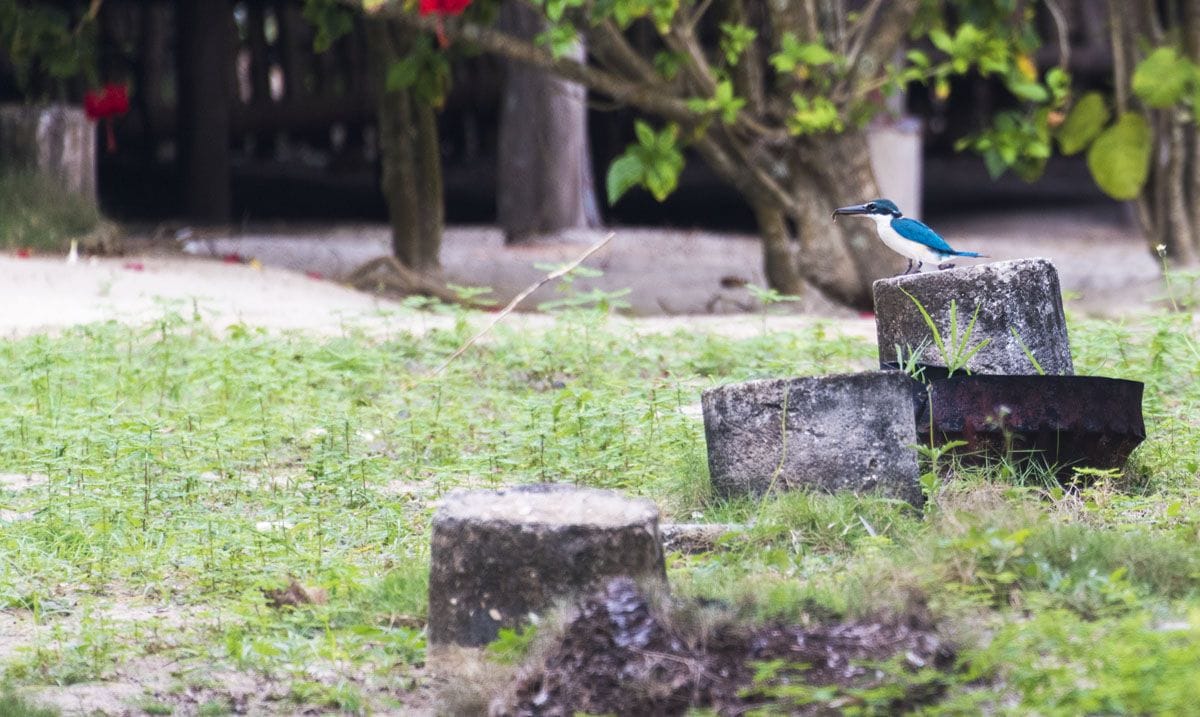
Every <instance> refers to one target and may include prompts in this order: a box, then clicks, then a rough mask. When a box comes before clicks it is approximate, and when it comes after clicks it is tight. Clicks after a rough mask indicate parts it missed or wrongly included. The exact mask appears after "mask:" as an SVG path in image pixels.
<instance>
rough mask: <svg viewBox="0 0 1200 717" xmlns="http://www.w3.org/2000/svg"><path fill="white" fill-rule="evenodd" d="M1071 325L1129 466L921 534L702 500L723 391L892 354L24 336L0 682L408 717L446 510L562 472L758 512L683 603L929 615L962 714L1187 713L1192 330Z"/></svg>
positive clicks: (9, 403)
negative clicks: (463, 499) (167, 684)
mask: <svg viewBox="0 0 1200 717" xmlns="http://www.w3.org/2000/svg"><path fill="white" fill-rule="evenodd" d="M1071 330H1072V334H1071V335H1072V341H1073V344H1074V348H1075V354H1076V365H1077V368H1078V370H1079V371H1080V372H1081V373H1097V374H1102V375H1109V376H1122V377H1130V378H1136V379H1139V380H1144V381H1146V383H1147V392H1146V402H1145V407H1146V418H1147V429H1148V433H1149V436H1150V438H1149V440H1148V441H1147V442H1146V444H1145V445H1143V446H1142V447H1141V448H1140V449H1139V450H1138V451H1137V453H1136V454H1135V456H1134V459H1133V460H1132V462H1131V467H1130V471H1129V474H1128V475H1123V476H1110V477H1108V478H1106V479H1104V480H1101V481H1100V482H1099V483H1098V484H1097V485H1096V486H1095V487H1093V488H1091V489H1088V490H1085V491H1083V492H1081V493H1079V494H1065V493H1063V492H1062V491H1054V490H1051V489H1048V488H1047V484H1046V483H1045V482H1044V481H1043V482H1039V481H1038V480H1036V479H1035V478H1036V477H1033V478H1029V477H1026V479H1022V480H1016V479H1015V478H1014V477H1013V476H1011V475H1008V474H1005V473H1004V472H1003V471H1002V470H999V469H996V470H990V471H979V470H974V471H965V470H964V471H961V472H960V475H959V476H957V477H955V476H951V477H949V478H948V479H946V480H943V481H941V482H939V483H937V484H936V486H934V488H935V490H934V493H933V495H932V500H931V504H930V506H929V508H928V509H927V510H926V512H925V514H924V515H921V514H917V513H915V512H914V511H913V510H912V509H910V508H908V507H907V506H905V505H903V504H898V503H895V502H891V501H886V500H880V499H874V498H856V497H853V496H822V495H789V496H783V497H780V498H777V499H767V500H764V501H734V502H722V501H718V500H716V499H714V498H713V497H712V496H711V494H710V493H709V490H708V488H707V467H706V459H705V449H704V437H703V430H702V427H701V425H700V422H699V421H698V419H697V418H695V417H694V413H691V412H689V411H686V410H683V409H687V408H688V407H690V406H692V405H693V404H695V403H696V402H697V401H698V399H699V392H700V391H701V390H702V389H703V388H705V387H708V386H711V385H715V384H717V383H721V382H726V381H732V380H741V379H747V378H757V377H766V376H779V375H795V374H815V373H824V372H831V371H844V370H855V369H859V368H865V367H869V366H871V365H872V364H873V363H874V361H875V349H874V347H873V346H872V345H870V344H868V343H866V342H862V341H858V340H852V339H844V338H834V337H831V336H830V335H829V334H828V333H827V332H826V330H825V329H824V328H822V327H819V326H818V327H816V328H814V329H812V330H810V331H806V332H804V333H800V334H768V333H764V334H763V335H762V336H759V337H755V338H753V339H748V340H728V339H723V338H719V337H713V336H709V335H693V334H688V333H683V332H680V333H678V334H674V335H665V336H649V337H636V336H631V335H630V334H629V333H628V332H627V331H618V330H616V329H614V328H613V327H611V326H609V325H608V324H607V323H606V322H605V320H604V319H603V318H602V317H599V316H597V315H595V314H592V313H588V312H577V311H572V312H569V313H567V314H564V315H563V316H562V318H560V319H559V320H558V322H557V323H556V324H555V325H554V326H553V327H551V328H549V329H547V330H545V331H537V332H521V331H513V330H508V329H504V328H503V327H501V328H500V329H499V330H498V331H497V333H495V334H494V335H493V336H492V337H491V338H490V339H489V341H487V342H485V343H483V344H482V345H479V346H477V347H475V348H473V349H472V350H471V351H469V352H468V353H467V354H466V355H465V356H464V357H463V358H461V359H460V360H458V361H456V362H455V363H454V364H452V366H451V367H450V369H449V370H448V371H446V372H445V373H444V374H442V375H440V376H439V377H437V378H435V379H430V378H428V377H427V376H428V373H429V372H430V370H431V369H432V368H433V367H435V366H437V365H438V364H439V363H440V362H441V361H442V360H444V358H445V357H446V356H447V355H449V354H450V353H451V352H452V351H453V350H454V348H456V347H457V346H458V345H459V344H460V343H461V342H462V341H463V340H464V339H465V338H466V337H467V336H468V335H469V333H470V332H469V330H468V327H467V325H466V323H465V322H462V321H460V322H459V323H458V325H457V326H456V328H455V329H454V330H450V331H434V332H432V333H430V334H428V335H426V336H424V337H421V338H418V337H415V336H411V335H405V334H402V335H397V336H393V337H391V338H389V339H387V340H378V339H372V338H370V337H368V336H366V335H361V334H357V333H355V332H354V331H353V330H347V333H346V334H345V335H344V336H341V337H336V338H324V339H323V338H316V337H311V336H304V335H293V334H283V335H279V334H269V333H266V332H263V331H259V330H255V329H252V328H249V327H245V326H234V327H232V328H231V329H230V330H228V331H223V332H214V331H212V330H210V329H208V328H205V326H204V325H202V324H201V323H200V322H199V321H198V319H196V318H194V317H183V316H178V315H169V316H166V317H164V319H162V320H161V321H159V322H157V323H155V324H153V325H150V326H145V327H141V328H128V327H123V326H119V325H116V324H97V325H91V326H86V327H80V328H77V329H72V330H68V331H65V332H63V333H62V334H61V335H56V336H53V337H51V336H34V337H29V338H24V339H19V340H12V341H6V342H3V343H0V368H2V369H3V370H0V473H13V474H23V475H25V474H38V475H41V476H45V479H44V480H42V481H40V482H37V483H36V485H35V486H34V487H33V488H31V489H28V490H22V491H15V490H8V489H6V488H4V487H3V484H0V609H2V610H4V611H5V613H6V614H8V615H12V616H16V617H18V618H19V620H20V621H22V624H24V625H25V627H26V628H27V632H28V640H27V643H28V644H27V647H26V648H24V649H21V650H19V651H18V652H17V653H16V654H15V656H13V657H11V658H8V659H6V660H5V661H4V662H3V663H0V677H3V676H7V678H8V679H10V680H12V681H13V682H15V683H17V684H20V685H45V684H68V683H73V682H79V681H90V680H97V679H99V680H104V679H110V678H111V677H112V676H113V675H114V674H115V673H117V672H118V671H119V670H121V669H134V668H136V666H137V665H139V664H141V662H140V661H145V660H148V659H151V658H162V659H166V660H168V661H170V662H171V663H172V664H173V665H174V667H173V669H174V670H176V671H178V672H180V673H188V672H189V671H192V672H195V673H196V674H197V675H206V674H209V673H211V672H213V671H219V670H233V671H242V672H246V673H250V674H254V675H259V676H261V677H262V679H264V680H268V679H269V680H273V681H276V682H280V683H282V684H284V685H285V687H284V688H283V689H282V692H281V697H282V701H283V702H285V703H287V704H288V707H287V709H293V708H294V707H295V705H297V704H300V705H307V706H309V707H311V708H314V709H334V710H341V711H345V712H356V711H360V710H367V709H375V708H378V707H379V706H380V705H388V704H393V703H395V702H397V701H399V702H403V701H404V700H406V699H409V697H408V695H410V693H411V690H412V689H413V686H414V680H416V684H417V686H418V687H419V686H420V673H419V672H413V669H414V668H415V667H416V666H419V665H420V664H421V663H422V662H423V660H424V655H425V644H424V635H423V621H424V616H425V591H426V589H427V582H426V581H427V574H426V570H427V560H428V556H427V552H428V547H427V546H428V522H429V518H430V514H431V510H432V506H433V504H434V502H435V501H436V499H437V497H438V496H440V495H442V494H444V493H445V492H446V491H448V490H451V489H454V488H459V487H489V486H500V485H507V484H513V483H524V482H535V481H544V480H545V481H551V480H553V481H566V482H574V483H580V484H585V485H591V486H602V487H611V488H618V489H621V490H623V491H626V492H628V493H631V494H636V495H644V496H648V497H651V498H653V499H654V500H656V501H657V502H658V503H659V504H660V506H662V507H663V509H664V511H665V512H666V513H667V514H668V515H669V516H674V517H677V518H680V519H683V520H688V521H692V520H708V521H714V522H723V521H752V522H753V528H752V529H751V530H750V531H749V532H748V533H747V534H746V535H745V536H743V537H741V538H737V539H734V540H732V541H731V543H730V545H729V546H727V547H728V549H727V550H726V551H723V552H720V553H716V554H713V555H707V556H699V557H682V556H672V558H671V561H670V566H669V570H670V575H671V578H672V581H673V584H674V585H675V589H676V591H677V592H679V593H680V594H685V595H687V594H695V595H703V596H706V597H713V598H721V599H727V600H731V601H733V602H734V603H735V604H737V605H738V606H739V609H740V610H742V612H743V613H744V614H745V616H746V617H747V618H749V619H766V618H786V619H800V620H803V619H824V618H828V617H833V616H843V615H845V616H864V615H881V614H882V615H887V614H903V613H904V611H905V610H908V609H911V608H912V606H913V605H916V604H920V605H924V606H927V608H928V609H929V610H931V611H932V612H933V614H934V615H935V616H936V617H937V618H938V619H939V622H940V624H942V625H943V629H944V630H945V631H946V633H947V635H948V636H949V637H951V638H953V639H955V640H957V641H958V642H959V644H961V645H962V647H963V655H964V662H963V666H962V667H961V669H960V671H959V672H958V673H956V674H955V675H953V676H950V677H948V678H947V679H948V680H950V681H951V683H952V684H951V689H950V691H949V697H948V700H947V702H946V703H944V708H945V709H947V710H951V708H956V709H957V708H959V707H961V708H962V709H963V710H964V711H967V712H970V711H971V709H974V708H978V707H979V706H980V705H983V706H989V707H990V708H993V709H994V710H995V711H999V712H1005V713H1012V714H1027V713H1030V712H1040V713H1043V714H1072V713H1079V712H1080V711H1088V710H1089V709H1090V710H1092V711H1097V712H1122V711H1124V712H1131V713H1155V712H1163V711H1170V709H1172V708H1173V707H1174V706H1178V705H1180V704H1184V703H1182V702H1179V700H1181V699H1182V697H1181V695H1182V694H1183V692H1184V691H1185V688H1184V687H1182V686H1181V685H1183V684H1185V683H1186V684H1188V685H1190V684H1191V683H1190V681H1186V682H1179V681H1177V680H1176V678H1175V677H1172V675H1180V674H1182V673H1183V672H1186V671H1188V670H1191V671H1192V672H1193V673H1194V672H1197V671H1200V648H1197V644H1198V643H1200V628H1198V624H1200V623H1198V622H1197V621H1198V619H1200V618H1198V617H1197V616H1200V547H1197V540H1196V536H1197V534H1198V530H1200V501H1198V500H1197V499H1196V498H1195V488H1196V484H1197V479H1198V478H1200V427H1198V423H1197V421H1198V419H1197V418H1196V416H1200V375H1198V374H1197V371H1198V369H1197V362H1196V361H1194V360H1189V356H1190V355H1191V354H1190V351H1192V350H1193V348H1194V343H1189V340H1190V341H1192V342H1194V341H1195V340H1196V338H1195V337H1196V330H1195V327H1194V326H1192V325H1190V324H1188V325H1185V321H1184V318H1181V315H1162V316H1156V317H1150V318H1147V319H1144V320H1140V321H1139V322H1137V323H1131V324H1129V325H1121V324H1114V323H1106V322H1074V323H1073V324H1072V327H1071ZM1189 337H1190V339H1189ZM1043 477H1044V476H1043ZM4 516H10V517H11V516H16V517H15V518H13V519H10V518H5V517H4ZM292 577H295V578H296V579H297V580H298V581H299V582H300V583H302V584H303V585H305V586H309V587H312V588H321V589H323V590H324V591H326V593H327V595H328V599H327V601H326V602H324V603H321V604H312V605H301V606H297V607H296V608H285V609H281V610H276V609H271V608H269V607H267V606H266V601H265V599H264V597H263V594H262V590H263V589H270V588H277V587H280V586H282V585H285V584H286V583H287V582H288V580H289V579H291V578H292ZM133 609H138V610H142V613H138V615H139V617H138V619H136V620H131V619H129V617H128V614H125V613H123V612H122V611H123V610H124V611H128V610H133ZM155 610H157V612H155ZM147 611H148V612H149V613H150V614H149V615H144V614H143V613H145V612H147ZM1177 623H1182V624H1184V625H1185V627H1183V628H1179V629H1173V630H1170V631H1163V630H1158V629H1154V626H1159V625H1175V624H1177ZM131 636H132V638H133V639H130V637H131ZM1142 670H1153V671H1155V672H1154V678H1153V680H1147V678H1146V677H1145V675H1144V674H1143V672H1142ZM1072 675H1074V676H1075V677H1076V679H1074V681H1072V678H1071V676H1072ZM1082 675H1090V677H1088V678H1087V679H1084V678H1083V677H1082ZM1139 675H1141V676H1140V677H1139ZM1178 679H1179V680H1182V679H1183V678H1182V677H1179V678H1178ZM1139 680H1140V682H1139ZM213 682H214V683H219V680H216V679H214V680H213ZM1139 684H1141V685H1144V688H1143V687H1139V686H1138V685H1139ZM201 686H202V687H203V689H206V690H213V689H217V688H214V687H212V686H211V685H210V686H203V685H201ZM197 689H200V687H198V688H197ZM206 694H208V693H206ZM205 699H206V700H207V702H205V704H207V705H210V706H209V707H207V708H206V709H208V710H209V711H210V712H211V713H213V714H217V713H220V710H221V709H223V705H225V704H227V702H226V700H225V699H224V696H223V695H221V694H220V693H219V690H218V691H217V692H215V693H213V694H211V697H206V698H205ZM968 703H969V704H968ZM144 704H147V705H148V704H155V705H160V704H161V705H162V706H163V707H164V708H165V707H167V706H170V705H171V704H172V701H171V695H170V694H155V695H147V697H146V701H145V702H144ZM956 706H957V707H956ZM280 709H282V708H280ZM284 711H286V710H284Z"/></svg>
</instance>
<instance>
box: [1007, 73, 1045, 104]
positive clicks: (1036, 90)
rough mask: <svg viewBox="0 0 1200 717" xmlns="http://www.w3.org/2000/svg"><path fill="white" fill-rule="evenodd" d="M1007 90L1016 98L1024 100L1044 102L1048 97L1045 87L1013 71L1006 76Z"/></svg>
mask: <svg viewBox="0 0 1200 717" xmlns="http://www.w3.org/2000/svg"><path fill="white" fill-rule="evenodd" d="M1008 91H1009V92H1011V93H1013V94H1014V95H1016V97H1017V99H1019V100H1025V101H1026V102H1045V101H1046V100H1048V99H1050V92H1049V91H1047V90H1046V88H1045V87H1042V86H1041V85H1040V84H1038V83H1037V82H1030V81H1029V80H1026V79H1025V78H1024V77H1023V76H1022V75H1018V74H1015V73H1014V74H1013V75H1012V76H1010V77H1009V78H1008Z"/></svg>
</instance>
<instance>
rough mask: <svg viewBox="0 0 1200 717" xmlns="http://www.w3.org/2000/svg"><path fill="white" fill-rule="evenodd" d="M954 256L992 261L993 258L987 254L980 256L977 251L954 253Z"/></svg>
mask: <svg viewBox="0 0 1200 717" xmlns="http://www.w3.org/2000/svg"><path fill="white" fill-rule="evenodd" d="M954 256H969V257H974V258H977V259H991V257H990V256H988V255H987V254H980V253H979V252H977V251H956V252H954Z"/></svg>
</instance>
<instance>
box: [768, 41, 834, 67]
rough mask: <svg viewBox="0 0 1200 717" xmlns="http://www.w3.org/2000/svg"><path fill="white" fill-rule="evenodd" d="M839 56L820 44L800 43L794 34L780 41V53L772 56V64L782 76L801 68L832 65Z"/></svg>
mask: <svg viewBox="0 0 1200 717" xmlns="http://www.w3.org/2000/svg"><path fill="white" fill-rule="evenodd" d="M837 59H838V56H837V55H835V54H833V53H832V52H830V51H829V50H828V49H826V47H825V46H824V45H822V44H821V43H819V42H803V43H802V42H800V40H799V39H797V38H796V36H795V35H793V34H792V33H790V32H788V33H784V35H783V37H782V38H781V39H780V40H779V52H776V53H775V54H773V55H771V58H770V61H771V64H772V65H773V66H774V67H775V71H776V72H779V73H781V74H785V73H788V72H792V71H794V70H795V69H796V68H797V67H800V66H802V65H803V66H819V65H831V64H833V63H834V62H836V61H837Z"/></svg>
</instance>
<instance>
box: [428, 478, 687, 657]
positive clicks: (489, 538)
mask: <svg viewBox="0 0 1200 717" xmlns="http://www.w3.org/2000/svg"><path fill="white" fill-rule="evenodd" d="M618 575H627V576H630V577H633V578H652V579H665V578H666V571H665V567H664V565H663V551H662V542H661V539H660V537H659V533H658V508H657V507H656V506H655V505H654V504H653V503H651V502H650V501H647V500H640V499H631V498H626V497H624V496H622V495H621V494H619V493H616V492H614V491H606V490H596V489H592V488H576V487H575V486H569V485H554V484H539V485H530V486H521V487H517V488H509V489H504V490H497V491H456V492H454V493H451V494H450V495H449V496H448V497H447V498H446V499H445V500H443V501H442V503H441V505H440V506H439V507H438V510H437V512H436V513H435V514H434V517H433V550H432V555H431V556H430V573H429V642H430V644H431V645H463V646H479V645H484V644H487V643H488V642H491V641H492V640H494V639H495V638H496V635H497V634H498V632H499V630H500V628H505V627H507V628H512V627H516V626H519V625H522V624H525V623H527V622H528V621H529V620H530V617H531V616H537V615H540V614H541V613H543V612H544V611H545V610H547V609H548V608H551V607H553V606H554V604H555V603H556V602H557V601H559V600H561V599H563V598H566V597H569V596H571V595H573V594H575V593H577V592H579V591H582V590H586V589H589V588H592V587H594V586H595V584H596V583H597V582H598V581H599V580H600V579H601V578H608V577H614V576H618Z"/></svg>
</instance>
